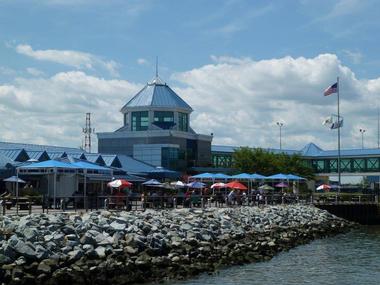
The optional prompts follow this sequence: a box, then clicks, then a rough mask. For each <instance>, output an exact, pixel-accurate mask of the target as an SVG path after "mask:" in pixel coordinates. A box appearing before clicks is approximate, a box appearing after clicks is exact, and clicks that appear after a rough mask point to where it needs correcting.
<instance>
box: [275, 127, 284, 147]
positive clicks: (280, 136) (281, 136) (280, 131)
mask: <svg viewBox="0 0 380 285" xmlns="http://www.w3.org/2000/svg"><path fill="white" fill-rule="evenodd" d="M276 124H277V126H279V127H280V150H282V126H283V125H284V123H280V122H277V123H276Z"/></svg>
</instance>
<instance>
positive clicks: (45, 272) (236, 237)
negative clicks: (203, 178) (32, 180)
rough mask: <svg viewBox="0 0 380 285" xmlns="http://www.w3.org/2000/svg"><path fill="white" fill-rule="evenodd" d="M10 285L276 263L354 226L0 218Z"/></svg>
mask: <svg viewBox="0 0 380 285" xmlns="http://www.w3.org/2000/svg"><path fill="white" fill-rule="evenodd" d="M0 222H1V224H0V225H1V235H0V280H1V281H2V283H4V284H28V285H32V284H71V285H73V284H113V285H117V284H129V283H139V282H146V281H157V280H163V279H168V278H186V277H189V276H192V275H195V274H198V273H200V272H205V271H214V270H216V269H218V268H220V267H222V266H226V265H231V264H243V263H248V262H255V261H261V260H268V259H270V258H272V257H273V256H274V255H275V254H276V253H278V252H279V251H283V250H287V249H289V248H292V247H294V246H296V245H299V244H303V243H306V242H308V241H310V240H312V239H315V238H319V237H324V236H328V235H332V234H336V233H339V232H343V231H345V230H346V229H348V228H349V227H350V225H351V224H350V223H349V222H347V221H345V220H342V219H340V218H337V217H335V216H333V215H331V214H329V213H328V212H326V211H322V210H319V209H317V208H314V207H311V206H300V205H295V206H268V207H264V208H257V207H240V208H223V209H220V208H208V209H204V210H202V209H177V210H168V211H153V210H152V211H145V212H108V211H102V212H91V213H86V214H83V215H69V214H56V215H53V214H50V215H48V214H32V215H29V216H24V217H16V216H13V217H7V216H4V217H0Z"/></svg>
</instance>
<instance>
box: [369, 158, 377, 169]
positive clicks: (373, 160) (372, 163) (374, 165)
mask: <svg viewBox="0 0 380 285" xmlns="http://www.w3.org/2000/svg"><path fill="white" fill-rule="evenodd" d="M367 167H368V169H369V170H377V169H379V159H378V158H369V159H368V160H367Z"/></svg>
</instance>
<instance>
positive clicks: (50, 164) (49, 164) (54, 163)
mask: <svg viewBox="0 0 380 285" xmlns="http://www.w3.org/2000/svg"><path fill="white" fill-rule="evenodd" d="M19 168H21V169H33V168H70V169H77V168H78V167H76V166H74V165H72V164H71V163H66V162H62V161H58V160H46V161H42V162H36V163H30V164H28V165H23V166H20V167H19Z"/></svg>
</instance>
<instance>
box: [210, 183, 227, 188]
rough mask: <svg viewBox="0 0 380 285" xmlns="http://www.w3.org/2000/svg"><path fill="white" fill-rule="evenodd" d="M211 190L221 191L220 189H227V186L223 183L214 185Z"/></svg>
mask: <svg viewBox="0 0 380 285" xmlns="http://www.w3.org/2000/svg"><path fill="white" fill-rule="evenodd" d="M210 188H211V189H214V188H215V189H220V188H226V184H225V183H222V182H218V183H214V184H212V185H211V187H210Z"/></svg>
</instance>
